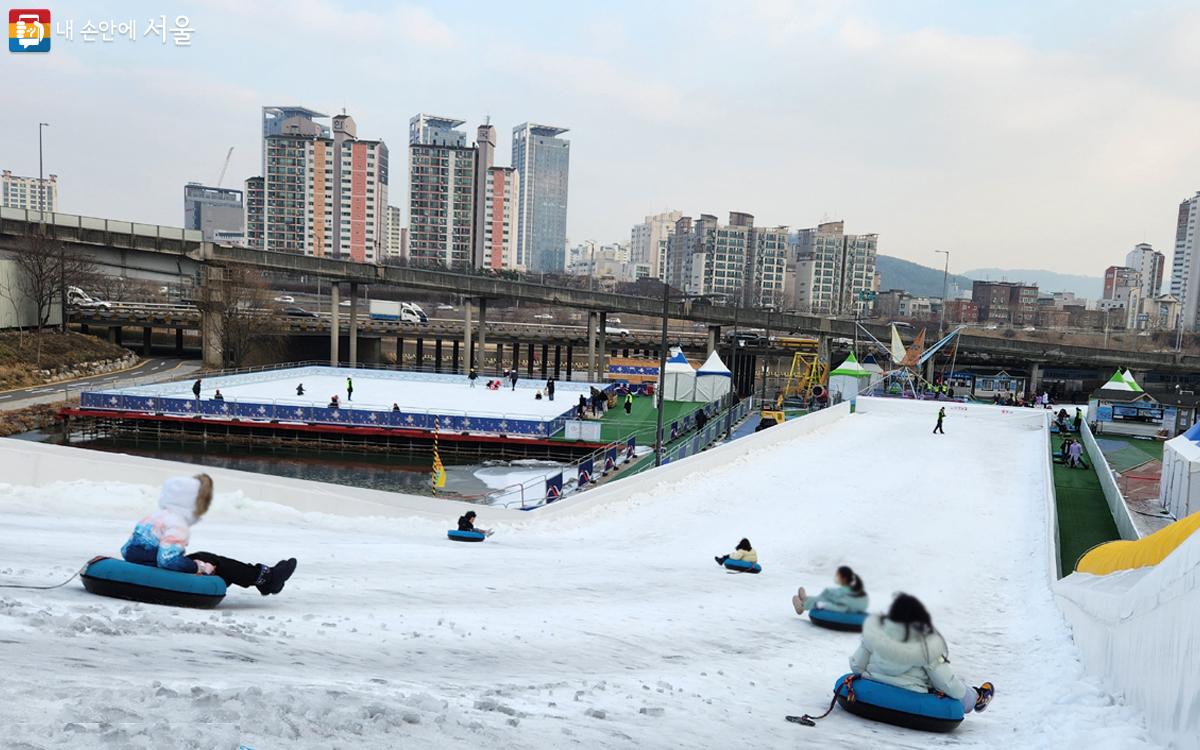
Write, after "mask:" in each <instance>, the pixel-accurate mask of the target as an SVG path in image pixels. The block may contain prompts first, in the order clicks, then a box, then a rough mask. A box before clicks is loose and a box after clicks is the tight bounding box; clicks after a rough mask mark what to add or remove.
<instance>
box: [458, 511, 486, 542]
mask: <svg viewBox="0 0 1200 750" xmlns="http://www.w3.org/2000/svg"><path fill="white" fill-rule="evenodd" d="M475 517H476V516H475V511H473V510H469V511H467V512H466V513H465V514H463V515H461V516H459V518H458V530H459V531H477V532H479V533H480V534H483V535H484V536H491V535H492V530H491V529H477V528H475Z"/></svg>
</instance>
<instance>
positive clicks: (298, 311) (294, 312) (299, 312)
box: [280, 307, 319, 318]
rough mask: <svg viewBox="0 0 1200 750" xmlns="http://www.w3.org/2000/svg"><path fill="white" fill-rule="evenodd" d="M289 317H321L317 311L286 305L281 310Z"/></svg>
mask: <svg viewBox="0 0 1200 750" xmlns="http://www.w3.org/2000/svg"><path fill="white" fill-rule="evenodd" d="M280 312H282V313H283V314H284V315H286V316H288V317H289V318H316V317H319V316H318V315H317V314H316V313H315V312H312V311H310V310H305V309H304V308H303V307H285V308H283V309H282V310H280Z"/></svg>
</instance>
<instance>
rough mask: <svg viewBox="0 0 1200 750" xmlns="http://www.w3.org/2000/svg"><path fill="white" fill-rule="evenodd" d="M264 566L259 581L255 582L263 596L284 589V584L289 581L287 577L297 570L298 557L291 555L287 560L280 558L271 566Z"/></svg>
mask: <svg viewBox="0 0 1200 750" xmlns="http://www.w3.org/2000/svg"><path fill="white" fill-rule="evenodd" d="M262 567H263V570H262V572H261V573H260V574H259V576H258V581H257V582H256V583H255V584H254V585H255V587H256V588H257V589H258V593H260V594H262V595H263V596H267V595H268V594H278V593H279V592H280V591H283V584H285V583H286V582H287V579H289V578H291V577H292V573H295V572H296V558H294V557H289V558H288V559H286V560H280V561H279V562H277V563H275V565H274V566H273V567H270V568H268V567H267V566H266V565H264V566H262Z"/></svg>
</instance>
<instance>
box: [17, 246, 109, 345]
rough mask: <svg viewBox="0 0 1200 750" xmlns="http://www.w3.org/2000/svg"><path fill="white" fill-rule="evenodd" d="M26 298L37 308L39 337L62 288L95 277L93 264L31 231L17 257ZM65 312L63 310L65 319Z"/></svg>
mask: <svg viewBox="0 0 1200 750" xmlns="http://www.w3.org/2000/svg"><path fill="white" fill-rule="evenodd" d="M14 260H15V261H16V263H17V268H18V278H19V282H18V283H19V286H20V289H21V292H22V293H23V296H24V297H25V298H26V299H27V300H29V301H30V302H32V303H33V304H34V305H36V307H37V320H36V328H37V332H38V333H39V334H40V333H41V332H42V329H43V328H45V327H46V325H47V324H48V323H49V322H50V314H51V313H52V312H53V310H54V306H55V305H56V304H58V303H59V302H60V300H61V299H62V295H63V285H64V284H65V285H66V286H78V285H79V284H81V283H85V282H86V280H87V279H89V278H92V277H94V276H95V266H94V264H93V263H92V262H91V261H90V260H89V259H88V258H87V257H86V256H84V255H82V254H80V253H77V252H74V251H67V250H66V249H64V248H63V246H62V242H60V241H59V240H56V239H54V238H52V237H47V236H45V235H42V234H40V233H39V232H37V230H33V231H31V233H30V234H29V235H28V236H27V237H26V244H25V248H24V249H23V250H21V251H19V252H18V253H17V255H16V257H15V258H14ZM66 314H67V311H66V310H63V311H62V315H63V316H64V317H65V316H66Z"/></svg>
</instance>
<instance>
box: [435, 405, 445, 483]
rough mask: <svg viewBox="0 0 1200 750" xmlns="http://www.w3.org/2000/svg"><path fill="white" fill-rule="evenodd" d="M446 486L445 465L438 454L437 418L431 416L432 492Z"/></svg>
mask: <svg viewBox="0 0 1200 750" xmlns="http://www.w3.org/2000/svg"><path fill="white" fill-rule="evenodd" d="M445 486H446V467H445V466H442V457H441V456H440V455H438V418H437V417H434V418H433V494H435V495H436V494H437V491H438V488H440V487H445Z"/></svg>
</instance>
